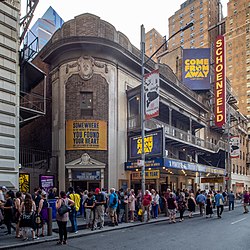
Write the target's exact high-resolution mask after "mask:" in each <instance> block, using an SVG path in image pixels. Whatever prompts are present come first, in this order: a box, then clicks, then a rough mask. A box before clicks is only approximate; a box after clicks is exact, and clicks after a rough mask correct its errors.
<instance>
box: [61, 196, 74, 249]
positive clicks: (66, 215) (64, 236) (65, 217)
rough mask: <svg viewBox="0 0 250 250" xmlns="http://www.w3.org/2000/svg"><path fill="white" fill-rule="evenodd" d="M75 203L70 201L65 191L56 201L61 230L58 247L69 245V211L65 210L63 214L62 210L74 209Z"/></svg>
mask: <svg viewBox="0 0 250 250" xmlns="http://www.w3.org/2000/svg"><path fill="white" fill-rule="evenodd" d="M74 205H75V202H74V201H73V200H71V199H69V198H68V197H67V195H66V193H65V192H64V191H61V192H60V197H59V199H58V200H57V201H56V211H57V213H56V222H57V225H58V228H59V241H58V242H57V244H58V245H63V244H64V245H65V244H67V238H68V233H67V222H68V220H69V211H68V210H64V211H63V212H61V210H62V209H61V208H62V207H63V206H64V207H65V206H71V207H73V206H74Z"/></svg>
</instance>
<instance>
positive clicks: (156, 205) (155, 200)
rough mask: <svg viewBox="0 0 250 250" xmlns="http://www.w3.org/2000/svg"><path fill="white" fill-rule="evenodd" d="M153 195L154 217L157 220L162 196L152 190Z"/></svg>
mask: <svg viewBox="0 0 250 250" xmlns="http://www.w3.org/2000/svg"><path fill="white" fill-rule="evenodd" d="M151 194H152V203H151V204H152V217H153V218H155V219H157V218H158V211H159V210H158V209H159V199H160V196H159V194H158V192H157V191H155V190H154V189H152V190H151Z"/></svg>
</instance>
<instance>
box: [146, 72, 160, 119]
mask: <svg viewBox="0 0 250 250" xmlns="http://www.w3.org/2000/svg"><path fill="white" fill-rule="evenodd" d="M159 88H160V80H159V70H158V69H157V70H153V71H151V72H150V73H149V74H146V75H144V91H145V119H146V120H148V119H151V118H153V117H157V116H158V115H159V99H160V97H159Z"/></svg>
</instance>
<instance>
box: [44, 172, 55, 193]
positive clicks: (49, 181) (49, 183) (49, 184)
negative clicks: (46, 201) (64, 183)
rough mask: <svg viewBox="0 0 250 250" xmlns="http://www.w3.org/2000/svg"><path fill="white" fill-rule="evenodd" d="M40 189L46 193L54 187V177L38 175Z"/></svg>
mask: <svg viewBox="0 0 250 250" xmlns="http://www.w3.org/2000/svg"><path fill="white" fill-rule="evenodd" d="M40 187H42V188H43V189H44V191H45V192H46V193H48V191H49V190H50V189H52V188H53V187H55V176H54V175H40Z"/></svg>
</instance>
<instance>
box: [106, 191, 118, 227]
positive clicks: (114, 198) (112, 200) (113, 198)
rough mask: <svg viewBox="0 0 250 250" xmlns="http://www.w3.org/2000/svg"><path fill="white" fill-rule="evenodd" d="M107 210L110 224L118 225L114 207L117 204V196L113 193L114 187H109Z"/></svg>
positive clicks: (115, 207)
mask: <svg viewBox="0 0 250 250" xmlns="http://www.w3.org/2000/svg"><path fill="white" fill-rule="evenodd" d="M108 201H109V202H108V211H109V216H110V218H111V224H110V226H113V227H114V226H118V220H117V213H116V209H117V206H118V196H117V194H116V193H115V189H114V188H111V189H110V195H109V200H108Z"/></svg>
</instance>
